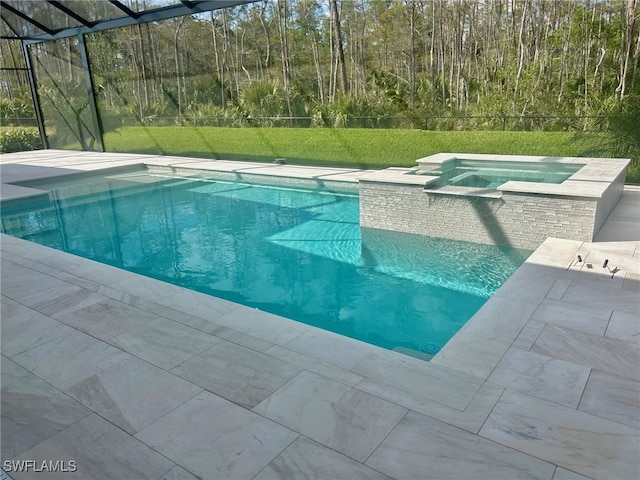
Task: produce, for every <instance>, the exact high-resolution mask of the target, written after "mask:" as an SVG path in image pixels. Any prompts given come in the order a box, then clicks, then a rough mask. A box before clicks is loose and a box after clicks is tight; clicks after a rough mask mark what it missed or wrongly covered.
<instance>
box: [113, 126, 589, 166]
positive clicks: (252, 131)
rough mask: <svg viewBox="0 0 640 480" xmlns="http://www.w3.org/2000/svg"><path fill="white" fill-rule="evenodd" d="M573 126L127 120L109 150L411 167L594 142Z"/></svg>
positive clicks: (570, 151)
mask: <svg viewBox="0 0 640 480" xmlns="http://www.w3.org/2000/svg"><path fill="white" fill-rule="evenodd" d="M572 138H573V134H572V133H570V132H495V131H464V132H461V131H425V130H399V129H393V130H375V129H350V128H349V129H333V128H219V127H122V128H119V129H117V130H116V131H113V132H108V133H107V134H105V136H104V141H105V148H106V150H107V151H109V152H135V153H152V154H163V155H180V156H188V157H201V158H211V159H224V160H246V161H259V162H272V161H273V160H274V159H275V158H279V157H282V158H286V160H287V163H290V164H305V165H326V166H329V165H330V166H343V167H361V168H371V167H374V168H380V167H387V166H405V167H413V166H415V165H416V160H417V159H418V158H421V157H425V156H427V155H432V154H434V153H441V152H453V153H495V154H513V155H547V156H570V157H577V156H581V155H584V154H586V151H587V150H588V149H589V148H590V147H593V146H594V144H595V141H596V140H595V139H594V141H593V143H592V144H589V143H590V142H589V141H585V140H582V141H576V140H573V139H572Z"/></svg>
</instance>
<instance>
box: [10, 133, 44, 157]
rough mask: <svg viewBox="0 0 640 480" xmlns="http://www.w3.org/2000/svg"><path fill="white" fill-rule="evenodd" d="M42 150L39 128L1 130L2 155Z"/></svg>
mask: <svg viewBox="0 0 640 480" xmlns="http://www.w3.org/2000/svg"><path fill="white" fill-rule="evenodd" d="M40 148H42V142H41V141H40V133H39V132H38V129H37V128H29V127H27V128H22V127H10V128H5V129H2V130H0V153H11V152H23V151H26V150H38V149H40Z"/></svg>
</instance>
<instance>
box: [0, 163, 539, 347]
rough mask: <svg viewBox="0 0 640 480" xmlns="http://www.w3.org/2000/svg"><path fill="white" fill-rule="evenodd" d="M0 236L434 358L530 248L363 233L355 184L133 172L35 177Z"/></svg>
mask: <svg viewBox="0 0 640 480" xmlns="http://www.w3.org/2000/svg"><path fill="white" fill-rule="evenodd" d="M38 187H39V188H46V189H51V192H50V194H49V196H48V197H46V196H43V197H38V198H36V199H33V200H31V201H29V202H27V203H25V202H24V201H23V202H21V204H19V205H11V204H5V205H3V208H2V231H3V232H4V233H7V234H9V235H13V236H16V237H20V238H24V239H26V240H30V241H33V242H37V243H40V244H43V245H47V246H50V247H53V248H57V249H59V250H64V251H66V252H70V253H73V254H75V255H79V256H82V257H86V258H90V259H93V260H97V261H99V262H103V263H107V264H110V265H114V266H117V267H119V268H123V269H126V270H130V271H133V272H136V273H139V274H142V275H147V276H150V277H154V278H157V279H160V280H165V281H168V282H171V283H174V284H177V285H181V286H184V287H187V288H190V289H193V290H198V291H200V292H204V293H207V294H211V295H215V296H218V297H222V298H225V299H228V300H232V301H235V302H238V303H242V304H244V305H248V306H251V307H255V308H259V309H261V310H265V311H268V312H272V313H275V314H278V315H282V316H285V317H288V318H291V319H294V320H298V321H301V322H304V323H307V324H311V325H315V326H318V327H321V328H323V329H326V330H330V331H333V332H337V333H340V334H343V335H347V336H349V337H352V338H356V339H360V340H363V341H365V342H369V343H372V344H375V345H378V346H381V347H384V348H388V349H410V350H415V351H423V352H427V353H433V352H435V351H437V350H438V349H439V348H440V347H441V346H443V345H444V344H445V343H446V342H447V341H448V340H449V339H450V338H451V337H452V336H453V335H454V334H455V333H456V332H457V331H458V330H459V329H460V327H462V325H464V323H465V322H466V321H467V320H468V319H469V318H470V317H471V316H472V315H473V314H474V313H475V312H476V311H477V310H478V309H479V308H480V307H481V306H482V305H483V304H484V303H485V301H486V300H487V299H488V298H489V297H490V296H491V295H492V294H493V293H494V292H495V291H496V290H497V289H498V288H499V287H500V285H502V284H503V283H504V281H505V280H506V279H507V278H508V277H509V276H510V275H511V274H512V273H513V272H514V271H515V270H516V269H517V268H518V266H519V265H520V264H521V263H522V262H523V261H524V260H525V258H526V257H527V256H528V255H529V253H530V252H529V251H523V250H516V249H510V248H505V247H496V246H488V245H479V244H472V243H465V242H456V241H450V240H441V239H435V238H426V237H422V236H417V235H408V234H400V233H394V232H386V231H379V230H370V229H362V228H360V226H359V213H358V196H357V191H356V190H354V191H352V192H335V191H328V190H308V189H303V188H291V187H276V186H267V185H253V184H248V183H242V182H232V181H221V180H214V179H203V178H195V177H188V176H182V175H165V174H153V173H149V172H136V173H129V174H121V175H113V176H110V177H101V178H81V179H79V180H73V181H66V182H65V183H61V182H52V183H49V184H42V183H41V184H39V185H38Z"/></svg>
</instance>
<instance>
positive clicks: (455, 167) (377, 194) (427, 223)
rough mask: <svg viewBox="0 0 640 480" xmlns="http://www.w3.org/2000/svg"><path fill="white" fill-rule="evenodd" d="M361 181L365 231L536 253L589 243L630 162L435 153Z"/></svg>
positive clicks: (610, 206)
mask: <svg viewBox="0 0 640 480" xmlns="http://www.w3.org/2000/svg"><path fill="white" fill-rule="evenodd" d="M417 163H418V166H417V167H414V168H388V169H385V170H380V171H376V172H372V173H371V174H369V175H365V176H363V177H361V178H360V224H361V226H363V227H370V228H379V229H383V230H394V231H400V232H407V233H417V234H421V235H428V236H432V237H440V238H449V239H454V240H465V241H470V242H479V243H487V244H495V245H508V246H512V247H517V248H526V249H535V248H537V247H538V246H539V245H540V244H541V243H542V242H543V241H544V240H545V239H546V238H547V237H558V238H566V239H571V240H579V241H592V240H593V239H594V238H595V236H596V234H597V233H598V231H599V230H600V228H602V225H604V222H605V220H606V219H607V217H608V216H609V214H610V213H611V211H612V210H613V208H614V207H615V206H616V204H617V203H618V201H619V199H620V197H621V195H622V189H623V187H624V178H625V170H626V167H627V165H628V164H629V160H628V159H620V158H586V157H585V158H583V157H533V156H516V155H480V154H456V153H440V154H437V155H432V156H429V157H425V158H421V159H419V160H417Z"/></svg>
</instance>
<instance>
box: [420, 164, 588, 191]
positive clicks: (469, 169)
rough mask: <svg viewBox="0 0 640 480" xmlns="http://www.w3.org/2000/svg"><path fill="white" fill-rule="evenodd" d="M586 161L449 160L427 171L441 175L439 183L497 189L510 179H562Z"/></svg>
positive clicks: (527, 180) (560, 181)
mask: <svg viewBox="0 0 640 480" xmlns="http://www.w3.org/2000/svg"><path fill="white" fill-rule="evenodd" d="M582 167H584V164H569V163H552V162H498V161H494V162H492V161H488V160H484V161H473V160H460V159H455V160H450V161H446V162H444V163H443V164H442V167H441V168H439V169H436V170H431V171H430V172H428V174H429V175H440V178H439V179H438V181H437V185H455V186H458V187H477V188H487V189H495V188H498V187H499V186H500V185H502V184H503V183H506V182H508V181H510V180H516V181H520V182H538V183H562V182H564V181H565V180H566V179H568V178H569V177H570V176H571V175H573V174H574V173H576V172H577V171H578V170H580V169H581V168H582Z"/></svg>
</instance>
